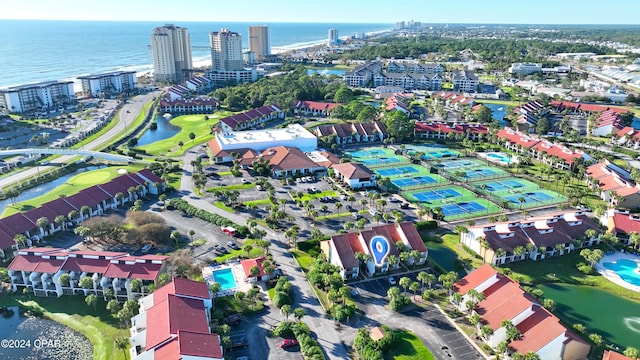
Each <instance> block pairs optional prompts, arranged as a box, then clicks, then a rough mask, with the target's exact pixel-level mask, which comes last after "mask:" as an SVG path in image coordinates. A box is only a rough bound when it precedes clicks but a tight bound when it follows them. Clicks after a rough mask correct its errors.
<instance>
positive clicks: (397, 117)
mask: <svg viewBox="0 0 640 360" xmlns="http://www.w3.org/2000/svg"><path fill="white" fill-rule="evenodd" d="M383 122H384V124H385V125H386V127H387V130H388V131H389V135H390V136H393V137H395V138H396V139H407V138H409V137H411V136H413V130H414V125H413V122H412V121H411V120H410V119H409V117H408V116H407V114H405V113H404V112H402V111H399V110H396V111H392V112H390V113H387V114H386V115H385V116H384V118H383Z"/></svg>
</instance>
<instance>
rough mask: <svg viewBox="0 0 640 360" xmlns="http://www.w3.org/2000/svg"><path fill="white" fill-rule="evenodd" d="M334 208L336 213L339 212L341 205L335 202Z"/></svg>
mask: <svg viewBox="0 0 640 360" xmlns="http://www.w3.org/2000/svg"><path fill="white" fill-rule="evenodd" d="M334 207H335V208H336V211H337V212H340V209H342V203H341V202H339V201H338V202H336V203H335V205H334Z"/></svg>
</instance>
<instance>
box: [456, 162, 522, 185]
mask: <svg viewBox="0 0 640 360" xmlns="http://www.w3.org/2000/svg"><path fill="white" fill-rule="evenodd" d="M445 171H447V172H448V173H450V174H451V175H452V176H453V177H454V178H456V180H458V181H464V182H468V181H480V180H487V179H497V178H504V177H509V176H511V174H509V173H508V172H507V171H504V170H502V169H500V168H496V167H491V166H481V167H474V168H471V169H469V168H456V169H447V170H445Z"/></svg>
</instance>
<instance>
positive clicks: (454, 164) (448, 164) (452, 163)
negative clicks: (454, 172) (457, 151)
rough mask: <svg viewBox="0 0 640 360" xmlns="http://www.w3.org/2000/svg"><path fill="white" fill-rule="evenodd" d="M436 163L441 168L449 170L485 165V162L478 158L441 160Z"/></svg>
mask: <svg viewBox="0 0 640 360" xmlns="http://www.w3.org/2000/svg"><path fill="white" fill-rule="evenodd" d="M435 165H436V166H437V167H439V168H443V169H446V170H449V169H460V168H463V167H478V166H482V165H484V163H483V162H482V161H480V160H476V159H459V160H449V161H441V162H439V163H438V164H435Z"/></svg>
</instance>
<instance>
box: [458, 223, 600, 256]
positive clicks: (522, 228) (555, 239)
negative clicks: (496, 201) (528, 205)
mask: <svg viewBox="0 0 640 360" xmlns="http://www.w3.org/2000/svg"><path fill="white" fill-rule="evenodd" d="M589 229H592V230H595V231H596V234H599V233H600V230H599V227H598V225H596V223H595V222H593V220H592V219H591V218H589V217H588V216H587V215H586V214H585V213H584V212H582V211H575V212H569V213H559V214H554V215H546V216H540V217H530V218H528V219H526V220H519V221H512V222H505V223H496V224H488V225H479V226H472V227H470V228H469V229H468V232H466V233H463V234H461V235H460V242H461V243H462V244H464V245H466V246H468V247H469V248H470V249H471V250H473V251H475V252H476V253H477V254H478V255H479V256H480V257H482V258H483V260H484V262H486V263H490V264H493V265H500V264H504V263H509V262H514V261H520V260H525V259H531V260H541V259H545V258H548V257H552V256H560V255H565V254H568V253H569V252H571V251H574V250H576V249H578V248H582V247H584V246H592V245H594V244H596V243H599V242H600V238H599V236H596V237H595V238H593V239H585V235H584V234H585V231H587V230H589ZM483 244H485V245H483ZM520 252H521V253H520Z"/></svg>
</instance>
